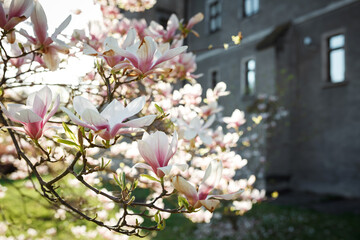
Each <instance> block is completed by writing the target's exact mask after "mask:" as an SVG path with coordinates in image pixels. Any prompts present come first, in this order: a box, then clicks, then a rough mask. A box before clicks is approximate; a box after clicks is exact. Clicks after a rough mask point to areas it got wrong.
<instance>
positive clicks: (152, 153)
mask: <svg viewBox="0 0 360 240" xmlns="http://www.w3.org/2000/svg"><path fill="white" fill-rule="evenodd" d="M177 143H178V136H177V133H176V132H174V135H173V138H172V140H171V143H170V144H169V139H168V137H167V136H166V134H165V133H164V132H161V131H156V132H155V133H152V134H150V135H149V134H148V133H146V132H145V133H144V135H143V137H142V139H141V140H140V141H138V149H139V152H140V155H141V156H142V157H143V158H144V160H145V161H146V163H137V164H135V165H134V167H137V168H145V169H149V170H151V171H153V172H154V173H155V174H156V175H157V176H158V177H160V178H161V177H164V176H165V175H169V174H170V171H171V169H172V167H173V166H175V167H177V168H179V169H180V170H182V171H185V170H186V168H187V165H186V164H174V165H169V161H170V159H171V158H172V157H173V156H174V154H175V153H176V150H177Z"/></svg>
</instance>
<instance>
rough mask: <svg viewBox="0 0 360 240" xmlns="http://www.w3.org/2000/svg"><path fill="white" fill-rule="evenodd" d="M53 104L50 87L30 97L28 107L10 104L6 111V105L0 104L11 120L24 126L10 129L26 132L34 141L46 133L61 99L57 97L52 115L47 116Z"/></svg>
mask: <svg viewBox="0 0 360 240" xmlns="http://www.w3.org/2000/svg"><path fill="white" fill-rule="evenodd" d="M51 102H52V93H51V90H50V88H49V87H47V86H45V87H44V88H42V89H41V90H40V91H38V92H35V93H33V94H31V95H29V97H28V98H27V100H26V105H22V104H8V105H7V107H8V109H6V108H5V107H4V105H3V104H2V103H0V107H1V110H2V111H3V112H4V114H5V115H6V116H7V117H8V118H9V119H11V120H12V121H14V122H18V123H21V124H22V125H24V129H22V128H19V127H8V128H11V129H14V130H17V131H21V132H25V133H26V134H28V135H29V136H30V138H32V139H39V138H40V137H41V136H42V134H43V132H44V126H45V124H46V123H47V121H48V120H49V119H50V118H51V117H52V116H53V115H54V114H55V113H56V111H57V110H58V108H59V104H60V97H59V96H57V97H56V100H55V102H54V105H53V108H52V109H51V111H50V113H49V114H48V115H47V116H45V115H46V113H47V112H48V110H49V109H50V105H51Z"/></svg>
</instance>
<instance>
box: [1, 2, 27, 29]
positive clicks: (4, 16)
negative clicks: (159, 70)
mask: <svg viewBox="0 0 360 240" xmlns="http://www.w3.org/2000/svg"><path fill="white" fill-rule="evenodd" d="M33 7H34V0H12V1H10V0H5V1H4V3H3V2H2V1H0V28H2V29H4V30H6V31H9V30H11V29H13V28H14V27H15V26H16V25H17V24H18V23H20V22H22V21H25V20H26V19H27V18H28V17H30V15H31V12H32V10H33Z"/></svg>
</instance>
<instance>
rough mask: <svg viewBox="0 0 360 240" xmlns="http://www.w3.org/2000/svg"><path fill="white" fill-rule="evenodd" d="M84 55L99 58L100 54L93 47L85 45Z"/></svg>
mask: <svg viewBox="0 0 360 240" xmlns="http://www.w3.org/2000/svg"><path fill="white" fill-rule="evenodd" d="M83 54H86V55H91V56H97V55H98V54H99V53H98V52H97V51H96V50H95V49H94V48H92V47H91V46H89V45H87V44H84V48H83Z"/></svg>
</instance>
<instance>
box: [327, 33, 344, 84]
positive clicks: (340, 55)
mask: <svg viewBox="0 0 360 240" xmlns="http://www.w3.org/2000/svg"><path fill="white" fill-rule="evenodd" d="M327 44H328V53H327V54H328V55H327V64H328V66H327V69H328V70H327V76H328V77H327V78H328V79H327V80H328V81H329V82H331V83H338V82H343V81H345V36H344V34H337V35H333V36H331V37H329V38H328V42H327Z"/></svg>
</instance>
